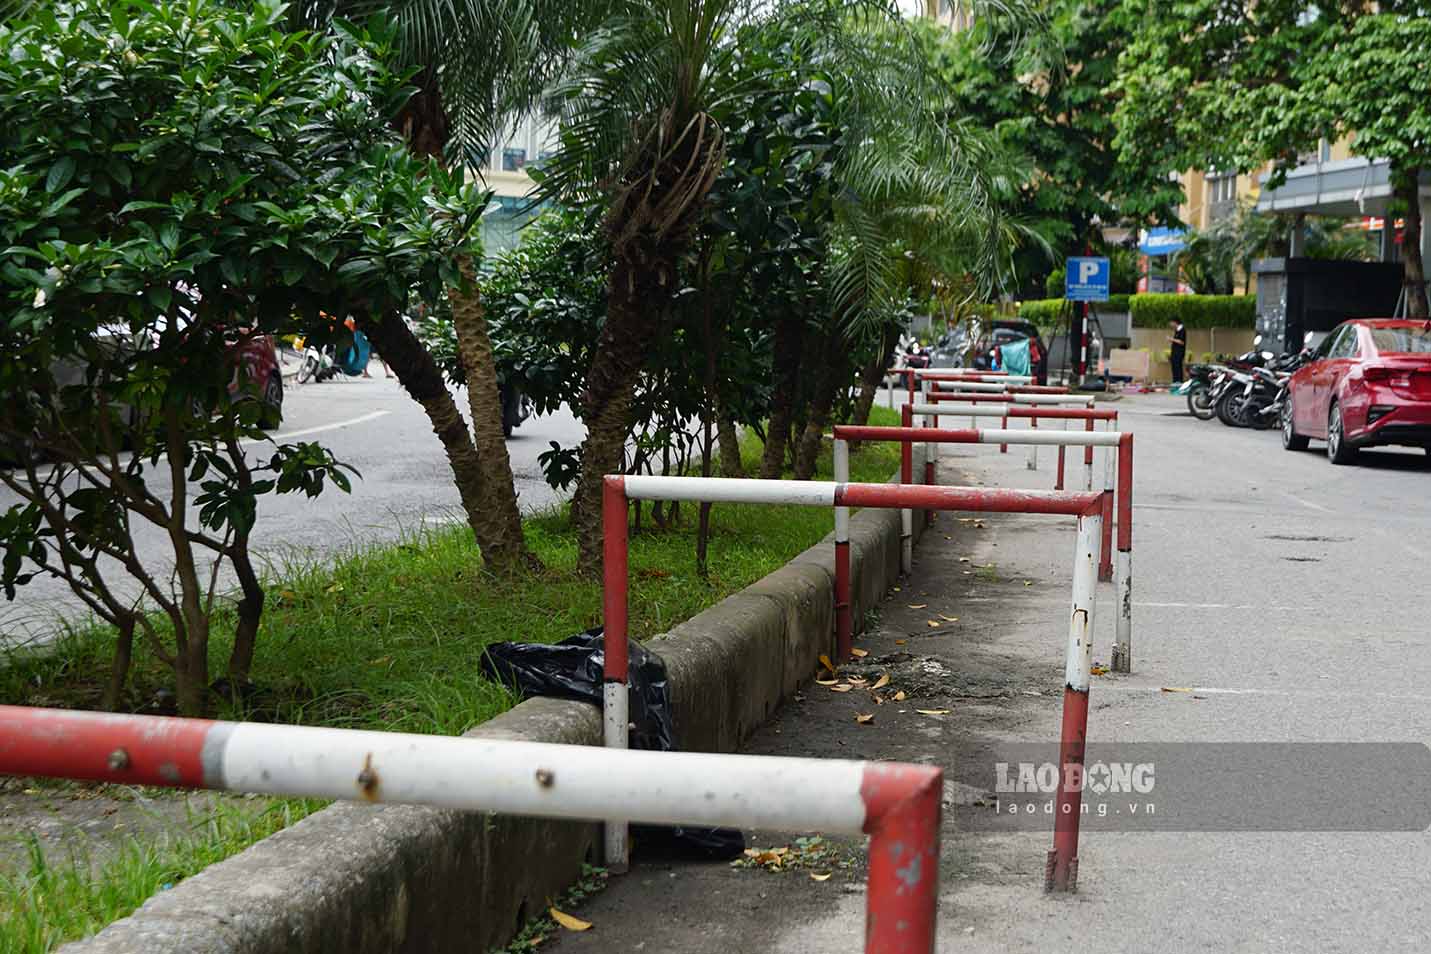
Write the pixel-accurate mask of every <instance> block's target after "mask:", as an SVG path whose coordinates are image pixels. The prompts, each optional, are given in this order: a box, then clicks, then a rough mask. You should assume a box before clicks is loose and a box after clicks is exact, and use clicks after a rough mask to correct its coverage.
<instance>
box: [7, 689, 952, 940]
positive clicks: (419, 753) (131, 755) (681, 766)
mask: <svg viewBox="0 0 1431 954" xmlns="http://www.w3.org/2000/svg"><path fill="white" fill-rule="evenodd" d="M0 774H5V775H19V776H45V777H50V778H70V779H88V780H93V781H101V782H113V783H118V784H126V785H163V786H168V787H178V788H206V789H214V790H218V791H229V792H253V793H259V794H265V795H287V796H303V797H309V798H336V799H347V800H352V801H368V802H391V803H403V804H409V805H430V806H434V807H437V808H448V809H457V810H461V811H484V812H499V813H503V814H512V815H530V816H537V817H543V818H570V819H582V820H586V819H600V818H602V817H603V816H606V815H610V814H613V813H619V814H621V815H622V816H624V817H626V818H630V819H632V820H634V821H641V822H647V823H651V824H657V825H709V826H728V827H733V828H764V829H773V830H776V831H826V832H833V833H839V834H846V835H858V834H861V833H863V834H867V835H869V836H870V843H869V884H868V894H869V900H868V902H867V910H866V915H865V951H866V954H931V952H932V951H933V950H934V927H935V916H936V906H937V901H938V888H939V834H940V833H939V825H940V814H941V802H940V799H941V795H942V792H943V773H942V772H941V771H940V770H939V769H938V768H935V767H933V766H928V765H901V764H897V763H888V762H851V761H844V760H835V759H796V758H773V757H769V756H755V755H710V754H701V753H692V752H643V751H612V750H611V749H603V748H598V747H595V746H583V745H553V744H547V743H539V742H512V741H503V740H492V739H473V738H453V737H448V736H436V735H410V734H406V733H399V732H364V731H358V730H354V729H323V728H312V727H307V726H291V725H268V724H261V723H254V722H210V721H207V720H203V719H175V718H164V717H158V716H136V715H109V714H105V713H94V712H69V711H64V710H59V709H29V708H19V707H14V706H0Z"/></svg>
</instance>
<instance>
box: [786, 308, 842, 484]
mask: <svg viewBox="0 0 1431 954" xmlns="http://www.w3.org/2000/svg"><path fill="white" fill-rule="evenodd" d="M822 344H823V347H822V348H821V349H820V358H821V361H820V366H819V367H818V368H817V369H816V370H815V380H814V383H813V386H812V388H811V395H810V409H809V413H808V414H807V416H806V418H805V429H804V430H803V431H802V432H801V433H800V442H799V444H798V446H797V447H796V449H795V479H796V480H809V479H810V478H811V477H814V476H815V467H816V465H817V464H818V463H819V460H820V444H821V442H822V441H823V440H824V436H825V428H826V427H827V426H828V425H829V423H830V409H831V408H832V407H834V405H835V395H836V393H837V392H838V391H839V389H840V387H841V382H842V380H843V372H844V370H845V362H844V361H843V360H841V358H840V357H839V356H838V355H837V354H835V351H836V350H837V349H838V348H839V335H837V334H834V333H833V332H832V333H829V334H827V335H825V336H824V339H823V342H822Z"/></svg>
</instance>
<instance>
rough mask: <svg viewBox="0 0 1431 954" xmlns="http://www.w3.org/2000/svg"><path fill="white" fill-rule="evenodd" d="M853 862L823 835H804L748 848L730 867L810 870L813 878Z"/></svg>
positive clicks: (824, 877) (821, 877) (826, 875)
mask: <svg viewBox="0 0 1431 954" xmlns="http://www.w3.org/2000/svg"><path fill="white" fill-rule="evenodd" d="M853 865H854V859H853V858H852V857H851V856H850V855H849V854H848V853H847V852H845V851H844V850H843V849H842V848H841V847H840V846H839V845H836V844H834V843H832V842H830V841H827V840H826V839H825V837H824V836H823V835H804V836H802V837H800V838H796V839H795V840H794V841H793V842H791V843H790V844H788V845H780V846H778V847H774V848H747V849H745V853H744V854H743V855H742V856H741V857H739V858H737V859H735V860H734V861H732V862H731V863H730V866H731V867H732V868H763V869H765V870H766V871H771V872H781V871H809V872H810V878H811V880H813V881H828V880H829V879H830V875H832V874H833V873H834V872H835V871H836V870H837V869H848V868H851V867H853Z"/></svg>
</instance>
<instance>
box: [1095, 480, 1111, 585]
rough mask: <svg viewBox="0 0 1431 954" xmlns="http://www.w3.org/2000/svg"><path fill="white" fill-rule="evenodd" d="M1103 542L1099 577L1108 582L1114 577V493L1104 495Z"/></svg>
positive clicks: (1109, 492)
mask: <svg viewBox="0 0 1431 954" xmlns="http://www.w3.org/2000/svg"><path fill="white" fill-rule="evenodd" d="M1101 532H1102V534H1103V544H1102V547H1101V549H1100V551H1099V554H1098V579H1100V580H1102V581H1103V582H1105V583H1106V582H1108V581H1109V580H1111V579H1113V493H1112V491H1111V489H1110V490H1108V491H1107V492H1105V493H1104V495H1103V529H1102V531H1101Z"/></svg>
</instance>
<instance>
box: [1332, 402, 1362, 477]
mask: <svg viewBox="0 0 1431 954" xmlns="http://www.w3.org/2000/svg"><path fill="white" fill-rule="evenodd" d="M1327 459H1328V460H1330V461H1331V462H1332V463H1333V464H1350V463H1352V462H1353V461H1355V460H1356V448H1355V447H1352V446H1351V445H1350V444H1348V443H1347V439H1346V434H1345V433H1343V429H1342V409H1341V406H1340V405H1338V404H1336V403H1333V404H1332V409H1331V411H1329V412H1328V413H1327Z"/></svg>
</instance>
